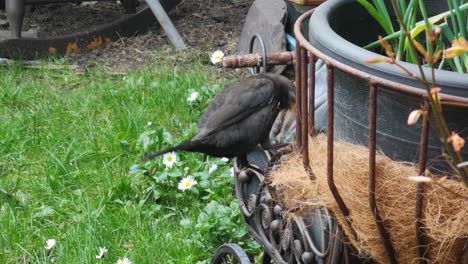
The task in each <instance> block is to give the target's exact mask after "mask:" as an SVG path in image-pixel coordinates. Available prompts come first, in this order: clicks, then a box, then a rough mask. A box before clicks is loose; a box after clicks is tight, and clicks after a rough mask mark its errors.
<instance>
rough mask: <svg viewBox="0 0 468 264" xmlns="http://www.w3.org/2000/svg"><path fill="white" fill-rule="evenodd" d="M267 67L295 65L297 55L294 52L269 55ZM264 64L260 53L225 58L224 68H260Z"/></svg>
mask: <svg viewBox="0 0 468 264" xmlns="http://www.w3.org/2000/svg"><path fill="white" fill-rule="evenodd" d="M266 58H267V65H285V64H293V63H294V59H295V58H296V54H295V53H294V52H290V51H285V52H272V53H267V55H266ZM262 63H263V59H262V55H261V54H260V53H255V54H245V55H230V56H226V57H224V58H223V67H224V68H249V67H260V66H261V65H262Z"/></svg>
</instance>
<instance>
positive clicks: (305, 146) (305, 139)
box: [300, 48, 310, 170]
mask: <svg viewBox="0 0 468 264" xmlns="http://www.w3.org/2000/svg"><path fill="white" fill-rule="evenodd" d="M301 49H302V51H301V58H300V60H301V135H302V140H301V144H302V163H303V165H304V168H306V169H307V170H308V168H309V167H310V166H309V133H308V131H307V130H308V129H309V125H308V116H307V114H308V112H309V111H307V107H308V103H307V101H308V98H307V87H308V84H307V50H305V49H304V48H301Z"/></svg>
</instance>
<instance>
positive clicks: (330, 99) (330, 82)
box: [327, 64, 357, 239]
mask: <svg viewBox="0 0 468 264" xmlns="http://www.w3.org/2000/svg"><path fill="white" fill-rule="evenodd" d="M327 108H328V115H327V182H328V188H329V189H330V191H331V193H332V194H333V197H334V198H335V201H336V203H337V205H338V207H339V208H340V211H341V214H342V215H343V217H344V219H345V220H346V223H347V224H348V227H349V229H350V230H351V234H352V235H353V236H354V238H355V239H356V238H357V233H356V230H354V228H353V225H352V223H351V218H350V217H349V209H348V207H347V206H346V204H345V202H344V201H343V198H342V197H341V195H340V193H339V192H338V189H337V188H336V185H335V181H334V179H333V159H334V158H333V151H334V144H333V140H334V135H335V133H334V120H335V113H334V110H335V88H334V70H333V66H331V65H328V64H327Z"/></svg>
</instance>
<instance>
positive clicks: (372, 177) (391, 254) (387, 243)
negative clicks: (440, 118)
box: [369, 83, 398, 263]
mask: <svg viewBox="0 0 468 264" xmlns="http://www.w3.org/2000/svg"><path fill="white" fill-rule="evenodd" d="M376 131H377V86H376V85H375V84H374V83H370V92H369V207H370V209H371V211H372V215H373V216H374V220H375V224H376V225H377V230H378V231H379V234H380V236H381V237H382V239H383V243H384V247H385V251H386V253H387V256H388V258H389V260H390V263H398V260H397V259H396V254H395V249H394V247H393V244H392V240H391V237H390V234H389V233H388V231H387V229H386V228H385V225H384V224H383V221H382V217H381V215H380V212H379V208H378V206H377V200H376V198H375V189H376V188H375V186H376V173H375V164H376V149H377V135H376V134H377V132H376Z"/></svg>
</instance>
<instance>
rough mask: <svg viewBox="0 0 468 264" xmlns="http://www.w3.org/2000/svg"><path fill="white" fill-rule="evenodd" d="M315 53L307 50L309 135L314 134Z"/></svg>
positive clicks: (312, 135)
mask: <svg viewBox="0 0 468 264" xmlns="http://www.w3.org/2000/svg"><path fill="white" fill-rule="evenodd" d="M315 62H316V60H315V55H314V54H313V53H312V52H309V135H310V136H311V137H314V136H315Z"/></svg>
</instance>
